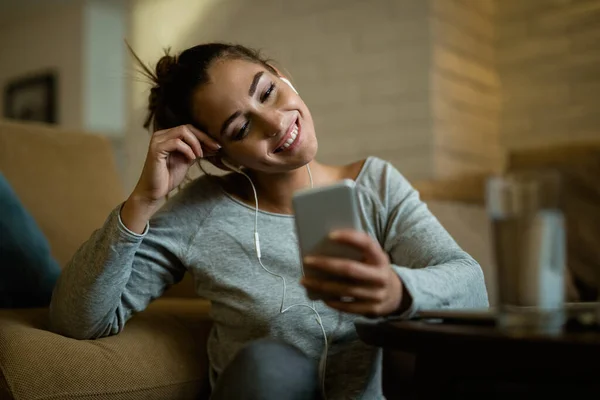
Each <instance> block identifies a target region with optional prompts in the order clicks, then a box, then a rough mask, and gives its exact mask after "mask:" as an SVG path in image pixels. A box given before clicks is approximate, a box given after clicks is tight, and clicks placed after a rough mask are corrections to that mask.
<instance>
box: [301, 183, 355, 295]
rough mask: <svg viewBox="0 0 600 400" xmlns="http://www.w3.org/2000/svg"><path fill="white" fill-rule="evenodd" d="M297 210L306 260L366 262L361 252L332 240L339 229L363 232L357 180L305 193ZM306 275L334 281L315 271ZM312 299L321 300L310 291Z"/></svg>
mask: <svg viewBox="0 0 600 400" xmlns="http://www.w3.org/2000/svg"><path fill="white" fill-rule="evenodd" d="M293 208H294V213H295V221H296V232H297V234H298V240H299V244H300V255H301V257H302V259H304V257H306V256H309V255H320V256H327V257H336V258H345V259H352V260H357V261H361V260H362V258H363V254H362V252H361V251H359V250H358V249H356V248H354V247H351V246H348V245H345V244H341V243H338V242H335V241H333V240H331V239H329V234H330V233H331V232H332V231H335V230H340V229H353V230H357V231H360V230H362V228H361V223H360V217H359V214H358V198H357V194H356V184H355V182H354V181H352V180H350V179H346V180H343V181H340V182H338V183H335V184H333V185H329V186H323V187H318V188H312V189H306V190H302V191H300V192H298V193H296V194H295V195H294V198H293ZM305 275H306V276H307V277H317V278H323V279H327V278H328V279H331V277H327V276H323V274H320V273H318V272H317V271H314V270H312V269H307V270H305ZM334 279H339V278H334ZM308 296H309V298H310V299H312V300H317V299H321V297H319V296H317V295H316V294H315V293H311V292H310V291H309V293H308Z"/></svg>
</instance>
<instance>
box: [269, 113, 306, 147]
mask: <svg viewBox="0 0 600 400" xmlns="http://www.w3.org/2000/svg"><path fill="white" fill-rule="evenodd" d="M299 122H300V121H299V120H298V119H296V121H295V122H294V125H293V127H292V129H291V130H290V132H289V133H288V134H287V135H286V136H285V138H284V140H283V144H282V145H280V146H279V147H278V148H277V149H275V151H274V153H281V152H284V151H289V150H291V149H293V148H294V147H296V145H297V144H298V142H299V138H300V133H301V129H300V123H299Z"/></svg>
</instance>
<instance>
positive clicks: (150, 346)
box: [0, 122, 210, 400]
mask: <svg viewBox="0 0 600 400" xmlns="http://www.w3.org/2000/svg"><path fill="white" fill-rule="evenodd" d="M0 171H2V173H3V174H4V175H5V177H6V178H7V179H8V181H9V182H10V183H11V185H12V186H13V188H14V189H15V191H16V193H17V194H18V196H19V197H20V199H21V200H22V202H23V203H24V205H25V207H26V208H27V209H28V210H29V211H30V212H31V214H32V215H33V217H34V218H35V220H36V222H37V223H38V225H39V226H40V228H41V229H42V231H43V232H44V234H45V235H46V237H47V238H48V241H49V242H50V246H51V249H52V253H53V256H54V257H55V258H56V259H57V260H58V261H59V263H60V264H61V265H64V264H65V263H66V262H67V261H68V260H69V258H70V257H71V256H72V254H73V253H74V252H75V250H76V249H77V248H78V247H79V246H80V245H81V244H82V243H83V242H84V241H85V240H86V239H87V238H88V237H89V236H90V234H91V233H92V231H93V230H94V229H97V228H98V227H100V226H101V225H102V223H103V222H104V220H105V218H106V217H107V216H108V213H109V212H110V210H111V209H113V208H114V207H115V206H116V205H118V204H119V203H120V202H122V201H123V200H124V199H125V195H124V193H123V190H122V187H121V183H120V181H119V178H118V175H117V171H116V168H115V162H114V158H113V151H112V148H111V145H110V142H109V141H108V140H107V139H106V138H104V137H101V136H95V135H90V134H86V133H80V132H65V131H62V130H57V129H51V128H47V127H44V126H39V125H29V124H14V123H6V122H2V123H0ZM0 262H1V260H0ZM18 267H19V266H18V265H15V266H3V268H18ZM208 312H209V304H208V302H207V301H205V300H202V299H199V298H195V297H194V294H193V290H192V282H191V279H190V278H189V276H186V278H185V279H184V281H182V282H181V283H180V284H178V285H176V286H173V288H171V289H170V290H169V291H168V293H166V294H165V296H163V297H162V298H161V299H158V300H156V301H155V302H154V303H152V304H151V305H150V307H149V308H148V309H147V310H146V311H144V312H142V313H140V314H138V315H136V316H134V317H133V318H132V319H131V320H130V321H129V322H128V323H127V326H126V327H125V329H124V330H123V332H122V333H120V334H119V335H116V336H112V337H107V338H103V339H98V340H75V339H70V338H67V337H63V336H60V335H57V334H54V333H52V332H50V331H48V329H47V327H48V310H47V309H8V310H7V309H4V310H0V399H1V400H4V399H19V400H22V399H23V400H24V399H27V400H34V399H91V398H97V399H103V400H110V399H127V400H130V399H140V400H141V399H144V400H146V399H199V398H206V397H207V394H208V390H209V385H208V375H207V373H208V372H207V365H208V362H207V356H206V339H207V335H208V331H209V329H210V319H209V317H208Z"/></svg>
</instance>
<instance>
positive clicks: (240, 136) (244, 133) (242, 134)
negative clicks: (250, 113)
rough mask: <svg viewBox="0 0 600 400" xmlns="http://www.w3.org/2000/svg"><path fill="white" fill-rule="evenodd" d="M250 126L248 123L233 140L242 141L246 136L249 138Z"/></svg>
mask: <svg viewBox="0 0 600 400" xmlns="http://www.w3.org/2000/svg"><path fill="white" fill-rule="evenodd" d="M249 126H250V122H246V123H245V124H244V125H243V126H242V127H241V128H240V130H239V131H238V132H237V134H236V135H235V137H234V138H233V140H242V139H243V138H245V137H246V136H248V128H249Z"/></svg>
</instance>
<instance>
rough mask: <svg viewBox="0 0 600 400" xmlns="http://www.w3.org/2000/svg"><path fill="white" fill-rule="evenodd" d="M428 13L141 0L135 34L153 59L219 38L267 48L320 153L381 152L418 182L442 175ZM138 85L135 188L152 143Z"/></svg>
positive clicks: (398, 1)
mask: <svg viewBox="0 0 600 400" xmlns="http://www.w3.org/2000/svg"><path fill="white" fill-rule="evenodd" d="M201 3H202V4H203V5H202V6H200V4H201ZM179 11H181V12H179ZM428 20H429V3H428V1H425V0H372V1H364V0H302V1H272V0H252V1H250V0H220V1H217V2H209V1H205V2H198V1H197V0H168V1H165V0H163V1H153V2H147V1H144V0H141V1H138V2H137V5H135V6H134V8H133V24H132V38H131V40H132V42H133V45H134V48H135V49H136V50H137V51H138V53H139V54H140V56H141V57H142V58H143V59H145V60H149V61H150V60H151V61H153V62H155V61H156V59H157V58H158V57H159V55H160V50H161V47H167V46H171V47H172V48H173V49H174V50H181V49H184V48H186V47H188V46H192V45H195V44H198V43H201V42H205V41H211V40H219V41H234V42H241V43H243V44H247V45H249V46H255V47H259V48H262V49H264V51H265V53H266V54H267V55H269V56H270V57H272V58H274V59H275V60H276V61H278V63H279V65H281V66H282V67H283V68H284V70H287V71H288V72H289V74H290V75H291V79H292V81H293V82H294V84H295V86H296V88H297V89H298V91H299V92H300V94H301V95H302V97H303V99H304V100H305V101H306V103H307V104H308V106H309V108H310V109H311V112H312V113H313V116H314V119H315V124H316V129H317V134H318V135H319V142H320V149H319V154H318V158H319V159H320V160H322V161H324V162H329V163H345V162H348V161H351V160H356V159H359V158H361V157H366V156H368V155H376V156H379V157H382V158H385V159H387V160H389V161H391V162H393V163H394V164H395V165H396V166H397V167H398V168H399V169H400V170H401V171H402V172H403V173H404V174H405V175H406V176H407V177H409V178H410V179H414V180H416V179H420V178H427V177H430V176H431V175H432V173H433V158H432V154H433V147H432V144H433V133H432V129H431V112H432V111H431V107H430V102H431V99H430V92H429V79H430V76H429V65H430V60H431V49H430V40H431V32H430V28H429V23H428ZM133 85H134V86H133V96H132V100H133V104H132V111H133V113H132V115H133V118H132V121H131V123H132V124H131V127H130V129H129V130H128V132H129V133H128V134H129V139H128V148H129V151H128V154H129V155H130V159H129V160H128V164H129V165H130V168H128V173H127V181H128V182H127V185H128V187H131V186H132V185H133V184H134V183H135V181H136V180H137V177H138V174H139V169H140V168H141V165H142V162H143V158H144V157H145V154H146V146H147V135H146V134H145V132H143V131H142V130H140V129H139V125H141V122H140V121H141V120H142V115H143V107H144V106H145V101H146V95H147V94H146V93H147V92H146V90H147V88H148V87H147V86H146V85H143V84H140V83H138V82H133Z"/></svg>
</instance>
